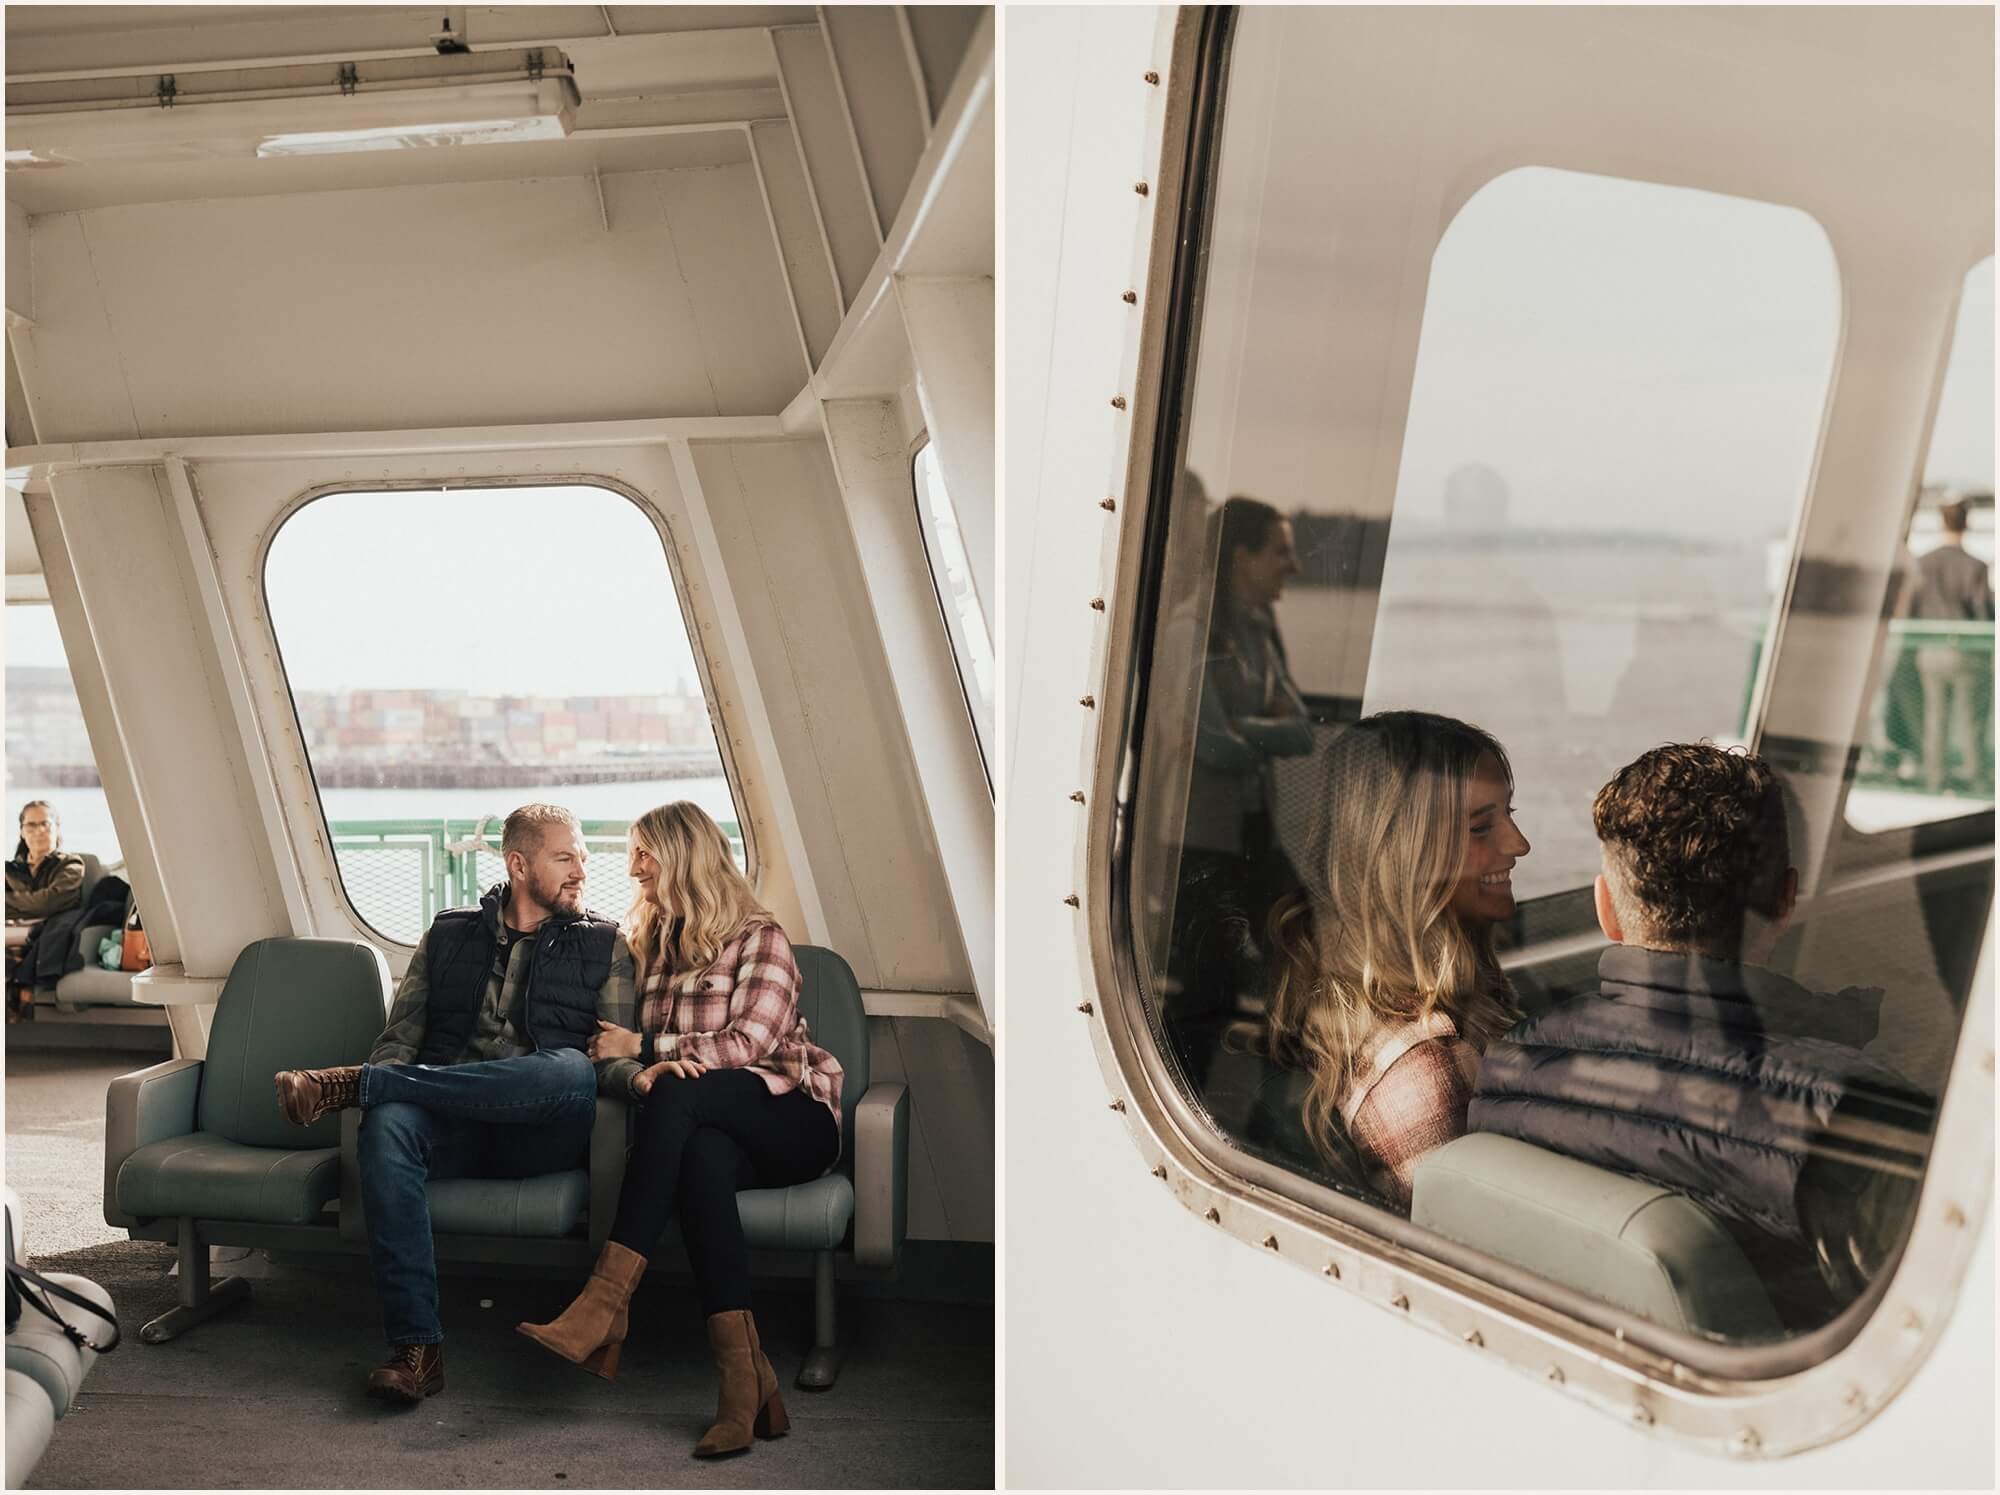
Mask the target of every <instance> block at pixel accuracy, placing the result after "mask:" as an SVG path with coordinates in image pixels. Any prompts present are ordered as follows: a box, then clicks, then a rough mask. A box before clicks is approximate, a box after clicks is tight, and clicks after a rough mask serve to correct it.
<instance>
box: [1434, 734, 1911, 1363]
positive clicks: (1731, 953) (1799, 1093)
mask: <svg viewBox="0 0 2000 1495" xmlns="http://www.w3.org/2000/svg"><path fill="white" fill-rule="evenodd" d="M1592 818H1593V820H1594V821H1595V824H1596V828H1597V836H1598V840H1599V842H1600V843H1601V848H1602V852H1603V871H1602V872H1601V873H1600V874H1599V875H1598V877H1597V880H1596V885H1595V890H1594V891H1595V897H1596V904H1597V921H1598V923H1599V925H1600V926H1602V928H1603V931H1604V934H1605V936H1606V937H1607V938H1608V939H1610V940H1611V942H1612V944H1611V948H1610V949H1608V950H1606V951H1605V952H1604V954H1603V956H1602V957H1601V958H1600V960H1599V962H1598V989H1597V990H1596V991H1593V992H1589V993H1586V994H1585V995H1583V996H1579V997H1574V998H1572V999H1570V1000H1569V1001H1567V1002H1563V1003H1561V1004H1559V1005H1558V1006H1556V1007H1555V1008H1554V1009H1553V1010H1551V1011H1549V1012H1546V1013H1544V1014H1542V1015H1541V1016H1539V1017H1535V1018H1530V1019H1528V1020H1527V1021H1525V1022H1522V1023H1520V1024H1517V1025H1516V1026H1515V1027H1514V1028H1513V1029H1511V1030H1510V1031H1509V1032H1508V1033H1507V1034H1506V1035H1505V1036H1503V1037H1501V1038H1498V1039H1496V1040H1494V1042H1493V1043H1492V1044H1490V1045H1489V1046H1488V1047H1487V1051H1486V1054H1485V1057H1484V1059H1483V1061H1482V1063H1481V1066H1480V1072H1479V1080H1478V1085H1477V1088H1476V1090H1475V1091H1474V1094H1473V1099H1472V1103H1471V1106H1470V1108H1469V1111H1468V1114H1467V1129H1468V1130H1470V1131H1475V1132H1498V1133H1501V1134H1502V1135H1505V1136H1510V1137H1514V1138H1517V1139H1518V1140H1520V1141H1524V1142H1530V1143H1533V1144H1535V1145H1536V1146H1539V1147H1545V1148H1549V1149H1551V1150H1552V1151H1555V1152H1560V1153H1564V1154H1567V1155H1568V1156H1570V1157H1574V1158H1580V1159H1582V1160H1583V1161H1584V1162H1587V1163H1594V1164H1596V1165H1598V1166H1599V1167H1603V1168H1610V1169H1615V1170H1617V1171H1619V1172H1623V1173H1632V1174H1638V1175H1640V1176H1642V1177H1645V1178H1648V1179H1650V1180H1652V1181H1653V1182H1655V1183H1659V1184H1664V1185H1666V1186H1667V1187H1668V1188H1672V1189H1677V1190H1679V1191H1680V1192H1682V1193H1684V1194H1686V1195H1688V1196H1689V1197H1690V1198H1693V1199H1695V1200H1696V1201H1698V1202H1699V1203H1701V1204H1702V1205H1704V1206H1706V1207H1707V1208H1708V1210H1709V1211H1710V1212H1711V1213H1712V1214H1713V1215H1714V1216H1715V1217H1716V1218H1717V1220H1718V1221H1719V1222H1720V1223H1721V1224H1722V1225H1723V1227H1724V1228H1725V1229H1727V1230H1728V1231H1729V1233H1730V1234H1731V1235H1732V1236H1734V1237H1735V1239H1736V1241H1737V1244H1738V1245H1740V1246H1741V1247H1742V1248H1743V1251H1744V1254H1745V1256H1746V1257H1748V1258H1749V1260H1750V1263H1751V1265H1752V1266H1753V1267H1754V1268H1755V1269H1756V1270H1757V1272H1758V1275H1759V1276H1760V1277H1761V1278H1762V1279H1763V1281H1764V1284H1765V1286H1766V1287H1767V1288H1768V1289H1769V1291H1770V1296H1771V1301H1772V1306H1773V1307H1774V1308H1776V1309H1777V1311H1778V1315H1779V1317H1780V1318H1781V1319H1782V1320H1784V1322H1785V1323H1786V1325H1787V1327H1788V1328H1791V1329H1793V1330H1795V1331H1796V1330H1804V1329H1809V1328H1813V1327H1817V1325H1819V1324H1820V1323H1823V1322H1825V1321H1826V1320H1827V1319H1829V1318H1831V1317H1832V1316H1833V1314H1835V1313H1836V1312H1838V1311H1839V1310H1840V1309H1841V1308H1842V1307H1844V1306H1845V1305H1846V1304H1847V1303H1848V1302H1850V1301H1852V1299H1853V1298H1855V1297H1856V1296H1858V1295H1859V1293H1860V1291H1861V1289H1862V1288H1863V1287H1865V1286H1866V1284H1867V1281H1868V1280H1869V1278H1871V1277H1872V1276H1874V1275H1875V1273H1877V1272H1878V1271H1879V1270H1880V1269H1881V1266H1882V1263H1883V1261H1884V1260H1885V1258H1886V1257H1887V1255H1888V1254H1889V1252H1890V1250H1891V1249H1892V1248H1893V1247H1894V1244H1895V1242H1896V1240H1897V1239H1898V1237H1899V1236H1900V1234H1901V1231H1902V1227H1903V1224H1904V1222H1905V1221H1906V1219H1907V1218H1908V1213H1909V1208H1910V1205H1911V1204H1912V1203H1913V1202H1914V1190H1915V1182H1914V1180H1915V1178H1916V1177H1917V1175H1918V1174H1919V1173H1920V1172H1921V1169H1922V1166H1923V1158H1924V1152H1925V1148H1926V1143H1927V1137H1928V1133H1929V1129H1930V1125H1931V1107H1930V1102H1929V1099H1928V1098H1927V1097H1925V1096H1923V1095H1921V1094H1919V1093H1917V1092H1916V1091H1915V1090H1914V1089H1913V1088H1912V1087H1911V1086H1910V1085H1909V1084H1908V1083H1907V1082H1906V1081H1904V1080H1903V1079H1902V1078H1901V1077H1900V1076H1898V1075H1896V1074H1894V1073H1893V1072H1891V1071H1890V1070H1888V1069H1887V1068H1886V1067H1884V1066H1882V1065H1881V1064H1879V1063H1877V1062H1875V1061H1873V1060H1871V1059H1869V1058H1867V1057H1866V1056H1864V1055H1863V1054H1862V1052H1861V1046H1862V1045H1863V1044H1865V1043H1867V1042H1868V1041H1869V1040H1871V1039H1872V1038H1873V1037H1874V1036H1875V1031H1876V1027H1877V1024H1878V1021H1879V1018H1880V1011H1881V1004H1882V992H1881V990H1880V989H1878V988H1872V987H1871V988H1859V987H1849V988H1847V989H1846V990H1844V991H1840V992H1836V993H1832V994H1827V993H1820V992H1813V991H1809V990H1807V989H1806V988H1805V987H1803V986H1801V985H1799V984H1798V983H1797V982H1795V981H1792V980H1790V979H1789V978H1787V977H1785V976H1782V975H1780V974H1778V973H1777V972H1776V971H1772V970H1769V969H1767V968H1765V966H1764V965H1763V962H1764V961H1765V960H1767V959H1769V958H1770V955H1771V953H1772V951H1773V949H1774V948H1775V947H1776V945H1777V943H1778V940H1779V938H1780V937H1781V936H1782V935H1783V933H1784V930H1785V926H1786V924H1787V922H1788V921H1789V920H1790V918H1791V915H1792V909H1793V905H1794V903H1795V902H1796V900H1797V897H1798V873H1797V871H1796V870H1795V869H1794V868H1793V866H1792V864H1791V853H1790V836H1789V832H1788V829H1787V824H1786V821H1787V806H1786V795H1785V792H1784V790H1783V787H1782V785H1781V784H1780V782H1779V780H1778V776H1777V774H1776V773H1775V772H1774V771H1773V770H1772V769H1771V767H1770V765H1769V764H1767V763H1766V762H1765V761H1764V760H1763V759H1762V758H1759V757H1757V756H1756V755H1755V754H1753V753H1748V752H1745V751H1743V750H1742V749H1740V748H1737V749H1724V748H1720V747H1717V746H1715V745H1714V744H1713V743H1706V742H1702V743H1677V744H1672V745H1669V746H1666V747H1659V748H1655V749H1653V750H1652V751H1651V752H1649V753H1646V754H1644V755H1643V756H1642V757H1640V758H1639V759H1638V760H1637V761H1636V762H1633V763H1630V764H1628V765H1627V766H1626V767H1624V768H1622V769H1620V770H1619V772H1618V773H1617V774H1616V775H1615V776H1614V777H1613V778H1612V780H1611V782H1610V783H1608V784H1606V785H1605V786H1604V788H1603V789H1602V790H1600V791H1599V792H1598V795H1597V800H1596V803H1595V804H1594V805H1593V806H1592Z"/></svg>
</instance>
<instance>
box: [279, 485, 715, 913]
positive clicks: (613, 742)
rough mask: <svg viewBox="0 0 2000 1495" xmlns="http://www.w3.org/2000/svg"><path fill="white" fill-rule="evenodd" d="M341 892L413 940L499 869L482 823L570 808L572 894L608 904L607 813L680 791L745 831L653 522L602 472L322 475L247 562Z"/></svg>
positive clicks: (640, 807)
mask: <svg viewBox="0 0 2000 1495" xmlns="http://www.w3.org/2000/svg"><path fill="white" fill-rule="evenodd" d="M264 590H265V596H266V601H267V606H268V608H269V612H270V617H271V626H272V630H273V632H274V634H275V635H276V637H277V641H278V645H279V648H280V649H281V651H282V653H283V657H284V668H285V674H286V678H287V680H288V682H289V684H290V686H291V691H292V701H293V705H294V708H295V709H296V712H297V716H298V723H299V731H300V735H301V736H302V737H303V739H304V742H305V748H306V754H307V757H308V759H309V760H310V764H311V768H312V774H313V780H314V782H315V784H316V785H317V786H318V789H319V796H320V804H321V808H322V810H323V811H324V813H325V816H326V821H327V829H328V831H329V833H330V835H331V839H332V845H333V848H334V857H335V861H336V862H337V864H338V866H339V869H340V876H341V881H342V884H343V885H344V887H345V890H346V893H347V898H348V901H349V903H350V904H351V905H352V906H353V908H354V911H355V912H356V913H357V914H358V915H359V916H360V917H361V919H362V920H363V921H364V922H365V923H366V924H368V925H369V926H370V927H371V928H372V929H374V930H375V931H376V932H377V933H379V934H381V935H382V936H383V937H385V938H387V939H389V940H393V941H397V942H400V943H403V944H414V943H415V942H416V940H417V938H418V936H419V935H421V934H422V933H423V931H424V930H425V928H427V927H428V925H429V923H430V920H431V918H432V916H433V915H434V914H436V913H437V912H438V910H440V909H442V908H450V907H454V906H461V905H465V904H469V903H476V902H477V901H478V900H479V897H480V895H481V893H482V892H483V891H484V890H485V889H486V888H487V887H489V886H491V885H492V884H493V883H495V882H497V881H499V880H501V879H502V878H504V877H505V876H506V867H505V863H504V862H503V860H502V858H501V856H500V829H501V823H502V821H503V820H504V819H505V817H506V815H507V813H508V812H509V811H510V810H512V809H514V808H515V807H516V806H518V805H522V804H526V803H529V802H531V801H537V800H541V801H548V802H551V803H554V804H559V805H563V806H566V807H567V808H569V809H570V810H573V811H574V812H575V813H576V815H577V817H578V819H579V820H581V821H582V823H583V829H584V840H585V845H586V846H587V847H588V849H589V851H590V861H589V864H588V868H587V881H586V884H585V888H584V901H585V903H586V904H587V905H588V906H590V907H592V908H595V909H598V910H600V911H601V912H604V913H607V914H611V915H613V916H622V915H623V914H624V912H625V910H626V909H627V908H628V907H629V906H630V905H631V903H632V899H633V896H634V888H633V885H632V883H631V881H630V879H629V878H628V877H627V875H626V863H625V831H626V828H627V826H628V825H629V824H630V822H631V821H633V820H635V819H636V818H638V816H639V815H640V814H641V813H643V812H644V811H646V810H648V809H650V808H651V807H653V806H654V805H657V804H660V803H663V802H664V801H667V800H673V799H691V800H693V801H695V802H696V803H697V804H699V805H700V806H701V807H702V808H703V809H704V810H706V811H707V812H708V813H709V814H710V815H712V816H714V817H715V819H716V821H717V822H718V823H719V824H720V825H721V826H722V829H723V831H724V833H725V834H726V835H728V836H729V838H730V840H731V843H732V845H733V847H734V848H735V851H736V856H737V861H738V863H739V864H742V865H747V854H746V848H745V846H744V841H743V835H742V831H741V829H740V820H739V816H738V814H737V809H736V803H735V799H734V796H733V793H732V790H731V787H730V783H729V779H728V776H727V774H726V772H725V769H724V766H723V762H722V757H721V753H720V751H719V748H718V745H717V740H716V735H715V730H714V727H713V725H712V723H711V720H710V715H709V708H708V703H707V700H706V698H705V696H704V693H703V689H702V677H701V673H700V671H699V670H698V669H697V667H696V662H695V658H694V652H693V650H692V648H691V647H690V644H689V638H688V626H687V620H686V617H685V615H684V613H683V611H682V607H681V602H680V595H679V590H678V587H677V585H676V579H675V576H674V572H673V570H672V567H671V565H670V564H669V562H668V559H667V555H666V551H665V548H664V546H663V545H662V544H661V540H660V535H659V532H658V531H657V530H656V529H655V528H654V527H653V524H652V521H651V520H650V519H649V518H648V517H647V515H646V514H645V513H644V512H643V511H642V510H641V509H640V508H639V506H638V505H637V504H635V503H633V502H632V501H631V500H630V499H627V498H626V497H624V496H623V495H621V494H618V493H614V492H611V491H609V490H607V489H603V488H594V487H585V486H565V487H559V488H558V487H493V488H459V489H447V490H439V489H434V488H433V489H399V490H391V491H375V492H346V493H329V494H326V495H323V496H322V497H320V498H317V499H315V500H313V501H312V502H310V503H308V504H306V505H305V506H304V507H302V508H301V509H300V510H299V511H298V512H297V513H295V514H294V515H293V516H292V517H291V518H290V519H289V520H287V521H286V522H285V524H284V525H283V527H282V528H280V530H279V531H278V533H277V535H276V536H275V537H274V538H273V540H272V542H271V547H270V551H269V555H268V558H267V560H266V562H265V570H264Z"/></svg>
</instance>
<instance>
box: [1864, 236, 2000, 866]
mask: <svg viewBox="0 0 2000 1495" xmlns="http://www.w3.org/2000/svg"><path fill="white" fill-rule="evenodd" d="M1904 550H1905V556H1904V567H1905V570H1904V574H1903V577H1902V580H1901V582H1900V584H1899V585H1898V588H1897V596H1896V598H1895V600H1894V602H1893V603H1892V604H1891V617H1890V620H1889V624H1888V637H1887V639H1886V640H1885V641H1884V645H1883V657H1882V662H1881V666H1880V669H1879V671H1878V674H1877V680H1878V682H1879V683H1878V684H1877V686H1876V690H1875V696H1874V699H1873V700H1872V701H1871V703H1870V706H1869V712H1868V720H1867V724H1866V726H1865V728H1864V729H1863V737H1862V741H1861V749H1860V755H1859V759H1858V761H1857V764H1856V769H1855V776H1854V782H1853V784H1852V785H1851V786H1850V788H1849V790H1848V795H1847V823H1848V825H1849V827H1850V828H1852V829H1853V830H1855V831H1857V832H1862V833H1870V832H1877V831H1887V830H1898V829H1902V828H1905V827H1911V826H1918V825H1924V824H1928V823H1930V822H1933V821H1940V820H1950V819H1954V818H1957V817H1959V816H1963V815H1968V814H1971V813H1973V812H1976V811H1979V810H1990V809H1992V807H1993V591H1992V577H1991V573H1990V568H1991V566H1992V564H1993V259H1992V256H1990V255H1989V256H1988V257H1987V258H1985V259H1983V260H1981V261H1980V262H1979V263H1978V264H1977V265H1975V266H1973V267H1972V269H1971V270H1970V271H1969V272H1968V273H1967V275H1966V277H1965V285H1964V289H1963V293H1962V296H1961V299H1960V301H1959V307H1958V321H1957V325H1956V326H1955V328H1954V329H1953V332H1952V343H1951V354H1950V359H1949V361H1948V362H1947V363H1946V365H1945V375H1944V384H1943V387H1942V389H1941V390H1940V391H1939V395H1938V412H1937V420H1936V422H1935V423H1934V425H1933V426H1932V429H1931V444H1930V450H1929V451H1928V453H1927V454H1926V456H1925V460H1924V475H1923V485H1922V488H1921V489H1920V491H1919V493H1918V495H1917V502H1916V506H1915V508H1914V509H1913V510H1912V511H1911V515H1910V527H1909V530H1908V533H1907V535H1906V536H1905V539H1904ZM1988 834H1990V828H1989V832H1988Z"/></svg>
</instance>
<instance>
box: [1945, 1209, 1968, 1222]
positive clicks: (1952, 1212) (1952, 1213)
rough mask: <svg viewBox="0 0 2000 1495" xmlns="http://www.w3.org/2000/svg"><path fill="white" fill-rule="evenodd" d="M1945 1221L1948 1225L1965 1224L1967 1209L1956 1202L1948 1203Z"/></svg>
mask: <svg viewBox="0 0 2000 1495" xmlns="http://www.w3.org/2000/svg"><path fill="white" fill-rule="evenodd" d="M1944 1223H1945V1224H1947V1225H1956V1226H1963V1225H1964V1224H1965V1211H1964V1210H1962V1209H1960V1208H1959V1207H1958V1206H1957V1205H1955V1204H1947V1205H1946V1206H1945V1207H1944Z"/></svg>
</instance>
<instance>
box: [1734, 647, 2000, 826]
mask: <svg viewBox="0 0 2000 1495" xmlns="http://www.w3.org/2000/svg"><path fill="white" fill-rule="evenodd" d="M1764 639H1765V634H1764V630H1763V629H1761V628H1760V629H1759V630H1758V633H1757V637H1756V639H1755V641H1754V643H1753V644H1752V646H1751V653H1750V673H1749V675H1748V677H1747V678H1746V679H1745V681H1744V684H1743V714H1742V715H1743V728H1742V735H1744V736H1745V737H1747V736H1748V735H1749V732H1750V727H1751V722H1750V712H1751V708H1752V704H1753V703H1752V695H1753V693H1754V692H1755V690H1756V688H1757V669H1758V666H1759V665H1761V664H1762V663H1763V657H1764ZM1884 648H1885V651H1886V652H1885V655H1884V660H1883V668H1882V676H1881V684H1880V685H1878V686H1877V687H1876V690H1875V699H1874V701H1873V702H1872V703H1870V706H1869V712H1868V724H1867V727H1866V729H1865V731H1864V734H1863V737H1862V741H1861V752H1860V758H1859V761H1858V762H1857V764H1856V766H1855V773H1854V781H1855V783H1857V784H1862V785H1866V786H1868V787H1871V788H1878V789H1901V790H1906V791H1908V792H1911V793H1932V794H1943V795H1951V796H1959V797H1964V798H1969V799H1979V800H1990V799H1992V798H1993V737H1992V721H1993V624H1992V623H1990V622H1980V623H1972V622H1965V623H1959V622H1942V621H1933V620H1929V619H1922V618H1892V619H1891V620H1890V621H1889V638H1888V642H1887V644H1886V645H1885V646H1884ZM1941 653H1948V654H1950V655H1956V656H1958V659H1959V667H1958V668H1957V669H1956V670H1953V669H1952V668H1951V666H1950V663H1949V661H1948V660H1947V662H1946V663H1945V665H1944V667H1943V668H1942V669H1940V668H1937V667H1936V666H1935V663H1934V662H1935V661H1936V660H1937V658H1938V656H1939V654H1941ZM1920 654H1922V655H1925V656H1926V659H1925V662H1924V664H1922V665H1920V664H1919V655H1920ZM1926 669H1929V670H1930V672H1931V674H1932V676H1933V678H1936V677H1938V676H1941V675H1943V674H1947V673H1952V674H1957V675H1959V676H1960V677H1961V688H1963V689H1964V691H1965V694H1966V697H1967V699H1966V700H1965V701H1964V702H1963V703H1956V702H1954V703H1949V710H1939V707H1940V706H1942V705H1945V704H1946V703H1943V702H1939V703H1932V709H1933V712H1934V713H1935V714H1934V717H1933V720H1932V723H1931V725H1930V727H1929V730H1930V731H1931V732H1932V733H1933V734H1937V737H1938V740H1937V741H1935V742H1933V743H1932V744H1931V745H1930V748H1929V751H1930V753H1931V754H1932V755H1933V756H1934V758H1935V762H1932V763H1927V762H1926V758H1925V753H1926V745H1925V741H1924V737H1925V732H1926V725H1925V720H1924V710H1925V705H1926V701H1925V679H1924V675H1925V671H1926Z"/></svg>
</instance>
